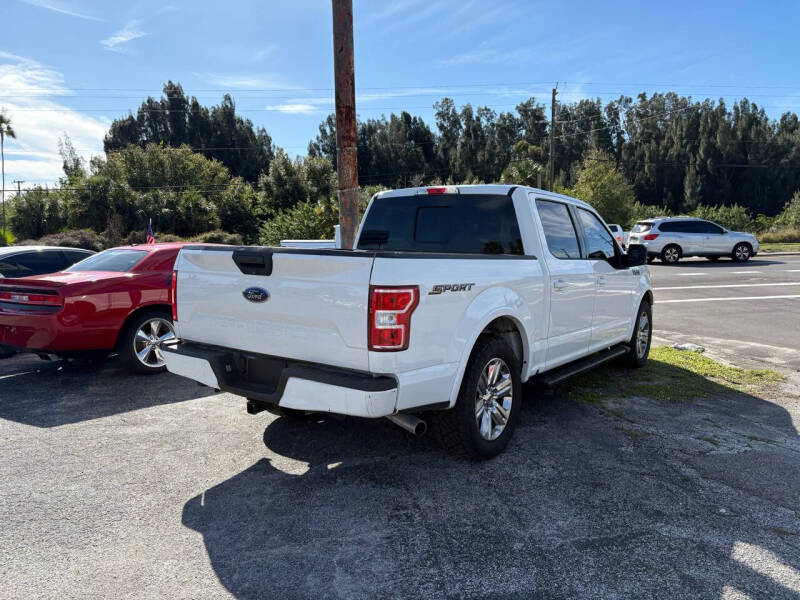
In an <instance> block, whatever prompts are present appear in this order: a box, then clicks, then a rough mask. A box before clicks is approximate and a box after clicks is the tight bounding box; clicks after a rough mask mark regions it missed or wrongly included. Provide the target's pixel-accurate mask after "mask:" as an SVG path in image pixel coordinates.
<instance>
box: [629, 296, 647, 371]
mask: <svg viewBox="0 0 800 600" xmlns="http://www.w3.org/2000/svg"><path fill="white" fill-rule="evenodd" d="M652 340H653V309H652V308H651V307H650V303H649V302H648V301H647V300H642V303H641V304H640V305H639V310H638V311H637V312H636V325H635V326H634V328H633V335H632V336H631V339H630V341H629V342H628V345H629V346H630V352H628V354H626V355H624V356H623V357H622V358H623V364H624V365H625V366H627V367H630V368H632V369H640V368H641V367H643V366H645V365H646V364H647V356H648V355H649V354H650V343H651V342H652Z"/></svg>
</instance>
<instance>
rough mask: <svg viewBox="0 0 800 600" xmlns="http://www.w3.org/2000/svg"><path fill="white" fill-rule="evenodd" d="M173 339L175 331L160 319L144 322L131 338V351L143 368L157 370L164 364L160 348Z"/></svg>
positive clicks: (164, 320)
mask: <svg viewBox="0 0 800 600" xmlns="http://www.w3.org/2000/svg"><path fill="white" fill-rule="evenodd" d="M174 339H175V329H174V328H173V327H172V323H170V322H169V321H168V320H167V319H162V318H160V317H155V318H152V319H150V320H148V321H145V322H144V323H143V324H142V326H141V327H139V329H138V330H137V331H136V335H135V336H133V351H134V353H135V354H136V358H138V359H139V362H140V363H141V364H143V365H144V366H145V367H148V368H151V369H157V368H160V367H163V366H164V365H165V364H166V361H165V360H164V355H163V353H162V352H161V347H162V346H163V344H164V343H165V342H169V341H171V340H174Z"/></svg>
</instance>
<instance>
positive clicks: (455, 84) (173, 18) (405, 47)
mask: <svg viewBox="0 0 800 600" xmlns="http://www.w3.org/2000/svg"><path fill="white" fill-rule="evenodd" d="M354 19H355V63H356V87H357V89H358V97H357V111H358V113H359V116H360V117H361V118H369V117H377V116H380V115H381V114H387V115H388V114H389V113H391V112H393V111H394V112H399V111H400V110H402V109H407V110H409V112H411V113H412V114H419V115H421V116H423V117H424V118H425V120H426V121H428V122H429V123H430V124H431V125H433V110H432V108H431V106H432V104H433V103H434V102H435V101H436V100H437V99H439V98H441V97H442V96H444V95H448V96H451V97H453V98H454V99H455V100H456V103H457V104H463V103H466V102H471V103H472V104H473V105H488V106H491V107H492V108H494V109H495V110H497V111H498V112H499V111H505V110H513V107H514V106H515V104H516V103H518V102H519V101H520V100H523V99H525V98H527V97H529V96H531V95H533V96H536V97H537V99H540V100H541V101H542V102H544V103H546V104H549V96H550V88H551V87H552V85H553V83H554V82H559V90H560V92H561V96H560V98H561V99H562V100H566V101H569V100H575V99H578V98H581V97H601V98H604V99H612V98H616V97H618V96H619V95H620V94H622V93H624V94H628V95H635V94H637V93H638V92H641V91H647V92H649V93H652V92H654V91H666V90H669V89H672V90H675V91H677V92H679V93H683V94H687V95H691V96H693V97H694V98H696V99H700V98H706V97H711V98H719V97H725V98H726V99H727V100H734V99H738V98H741V97H742V96H748V97H749V98H750V99H751V100H753V101H755V102H757V103H758V104H760V105H763V106H764V107H765V109H766V110H767V111H768V113H769V114H770V115H772V116H775V117H777V116H779V115H780V114H781V113H782V112H785V111H786V110H793V111H795V112H798V111H799V110H798V109H800V68H798V64H797V60H798V57H800V43H798V30H797V24H798V22H800V3H798V2H796V1H787V2H765V3H761V6H759V3H752V2H749V3H744V2H732V1H727V2H721V1H712V0H708V1H702V0H701V1H698V0H694V1H692V2H683V1H673V2H670V3H650V2H642V1H641V0H638V1H636V2H596V1H561V2H528V1H514V0H491V1H487V0H483V1H478V0H457V1H453V0H441V1H436V0H397V1H395V2H379V1H370V2H367V1H366V0H354ZM0 22H2V23H3V24H4V26H3V35H2V36H0V107H3V108H5V110H6V112H7V114H8V115H9V116H10V117H11V118H12V120H13V121H14V125H15V128H16V131H17V138H18V139H17V140H16V141H14V140H11V141H9V143H8V144H7V146H6V188H7V189H10V188H11V187H12V186H11V184H10V183H9V182H10V181H12V180H14V179H23V180H25V181H26V184H25V185H30V184H32V183H42V184H44V183H52V182H54V181H55V180H56V179H57V178H58V177H59V175H60V174H61V173H60V168H61V165H60V159H59V158H58V154H57V139H58V137H59V135H61V134H63V133H67V134H68V135H69V136H70V137H71V138H72V140H73V143H74V145H75V146H76V148H77V149H78V151H79V152H80V153H81V154H82V155H84V156H85V157H86V158H87V159H88V158H89V157H90V156H91V155H93V154H98V153H101V152H102V138H103V134H104V133H105V130H106V129H107V127H108V124H109V123H110V122H111V120H112V119H114V118H116V117H119V116H122V115H125V114H127V112H128V110H134V111H135V109H136V107H137V106H138V105H139V104H140V103H141V101H142V100H143V99H144V98H145V97H146V96H147V95H148V94H150V95H153V96H156V97H158V96H159V95H160V90H161V86H162V84H163V83H164V82H165V81H167V80H168V79H172V80H173V81H178V82H180V83H181V84H182V85H183V87H184V90H185V91H186V93H187V94H189V95H196V96H197V97H198V98H199V99H200V100H201V102H203V103H204V104H209V105H210V104H216V103H217V102H219V100H220V97H221V96H222V94H223V93H224V92H230V93H231V94H232V95H233V97H234V99H235V101H236V103H237V109H238V110H239V112H240V113H241V114H243V115H244V116H246V117H248V118H250V119H251V120H252V121H253V122H254V123H256V124H257V125H263V126H264V127H265V128H266V129H267V131H269V133H270V134H271V135H272V137H273V140H274V141H275V143H276V144H278V145H280V146H282V147H284V148H285V149H286V150H287V151H288V152H289V153H290V154H297V153H303V152H304V151H305V148H306V144H307V142H308V141H309V140H310V139H311V138H312V137H313V136H314V135H315V134H316V132H317V127H318V125H319V123H320V122H321V121H322V120H323V119H324V118H325V115H326V114H327V113H328V112H329V111H330V110H332V108H333V90H332V88H333V74H332V72H333V58H332V37H331V36H332V34H331V6H330V2H329V1H328V0H293V1H292V2H279V1H276V0H273V1H270V2H268V1H265V0H262V1H256V0H250V1H245V0H229V1H228V2H219V1H215V2H208V1H206V0H186V1H184V0H162V1H151V0H132V1H126V2H94V1H89V0H2V6H0Z"/></svg>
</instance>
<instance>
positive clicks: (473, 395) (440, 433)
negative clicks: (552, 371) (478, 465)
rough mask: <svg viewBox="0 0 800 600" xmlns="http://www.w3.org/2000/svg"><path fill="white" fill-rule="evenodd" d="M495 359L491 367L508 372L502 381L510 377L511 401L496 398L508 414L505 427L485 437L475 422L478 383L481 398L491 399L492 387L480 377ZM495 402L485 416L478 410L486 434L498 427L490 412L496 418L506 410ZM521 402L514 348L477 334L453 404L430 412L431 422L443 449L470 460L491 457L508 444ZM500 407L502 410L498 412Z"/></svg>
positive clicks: (518, 365)
mask: <svg viewBox="0 0 800 600" xmlns="http://www.w3.org/2000/svg"><path fill="white" fill-rule="evenodd" d="M497 359H499V360H500V362H499V363H494V364H495V370H497V372H498V373H499V374H500V375H503V372H504V371H505V370H506V369H507V371H508V376H507V377H505V376H504V377H503V381H507V380H510V382H511V386H510V391H511V396H510V398H511V400H510V402H509V403H508V404H505V403H506V402H507V401H508V396H504V397H501V398H499V399H500V400H501V401H503V403H504V404H505V405H506V406H508V410H507V415H508V417H507V419H506V420H505V426H504V427H503V428H502V430H500V431H499V433H498V435H497V437H496V438H494V439H487V438H486V437H484V436H483V435H482V434H481V431H480V429H479V426H478V422H477V420H478V419H479V418H481V417H480V416H478V414H476V413H477V403H478V401H479V387H478V385H479V382H481V385H482V387H484V388H485V389H486V390H487V394H485V396H486V397H487V398H486V399H485V401H486V402H491V393H490V390H491V389H492V388H493V387H495V386H491V385H488V386H487V385H486V384H485V383H483V382H485V379H483V378H482V376H483V373H484V370H487V369H489V368H490V365H491V364H492V362H493V361H496V360H497ZM503 365H504V366H503ZM493 372H494V371H493ZM500 383H502V382H498V384H496V385H497V386H499V385H500ZM506 389H507V388H506ZM506 393H507V391H506ZM499 404H500V403H498V402H496V401H495V406H494V407H493V408H491V409H490V410H489V411H488V417H487V416H486V413H487V411H485V410H483V409H481V410H482V411H483V412H482V413H481V414H482V415H484V416H483V418H485V419H488V424H489V436H490V437H491V436H492V435H494V433H495V428H497V427H500V425H499V424H498V423H497V421H496V420H495V417H494V416H493V415H497V418H498V419H501V418H502V413H503V412H506V408H505V406H498V405H499ZM521 405H522V385H521V380H520V364H519V359H518V358H517V356H516V354H514V350H513V349H512V348H511V346H509V345H508V344H507V343H506V342H505V341H504V340H503V339H501V338H499V337H495V336H489V335H486V336H481V337H480V338H478V341H477V342H476V343H475V347H474V348H473V349H472V355H471V356H470V358H469V362H468V363H467V368H466V370H465V371H464V377H463V379H462V380H461V390H460V391H459V393H458V400H457V401H456V405H455V406H454V407H453V408H452V409H450V410H446V411H442V412H436V413H433V414H432V415H431V425H432V429H433V431H434V434H435V436H436V437H437V438H438V440H439V443H440V444H441V445H442V447H443V448H444V449H445V450H446V451H447V452H449V453H451V454H454V455H456V456H460V457H464V458H470V459H473V460H482V459H487V458H492V457H494V456H497V455H498V454H500V453H501V452H502V451H503V450H504V449H505V447H506V446H507V445H508V442H509V440H510V439H511V436H512V435H513V434H514V429H515V428H516V425H517V421H518V420H519V413H520V409H521ZM487 406H488V404H487ZM500 408H502V409H503V410H502V412H501V411H500ZM482 422H485V421H482Z"/></svg>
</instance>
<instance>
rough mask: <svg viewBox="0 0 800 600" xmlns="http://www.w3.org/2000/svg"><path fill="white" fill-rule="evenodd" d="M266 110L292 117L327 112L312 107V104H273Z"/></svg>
mask: <svg viewBox="0 0 800 600" xmlns="http://www.w3.org/2000/svg"><path fill="white" fill-rule="evenodd" d="M265 110H274V111H278V112H282V113H286V114H290V115H313V114H314V113H318V112H327V111H325V110H320V109H319V108H316V107H314V106H312V105H311V104H273V105H271V106H267V107H265Z"/></svg>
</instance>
